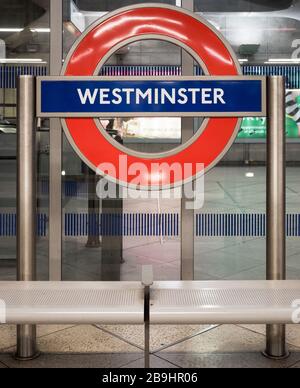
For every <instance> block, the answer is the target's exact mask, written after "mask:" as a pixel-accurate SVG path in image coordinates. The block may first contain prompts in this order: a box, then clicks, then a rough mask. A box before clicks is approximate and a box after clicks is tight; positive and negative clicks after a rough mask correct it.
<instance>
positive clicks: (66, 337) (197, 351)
mask: <svg viewBox="0 0 300 388" xmlns="http://www.w3.org/2000/svg"><path fill="white" fill-rule="evenodd" d="M151 331H152V336H151V352H152V356H151V361H150V364H151V368H231V367H238V368H299V367H300V346H299V345H300V340H299V338H300V326H288V327H287V332H288V343H289V349H290V351H291V355H290V357H289V358H287V359H285V360H281V361H274V360H269V359H267V358H265V357H264V356H263V355H262V354H261V351H262V350H264V346H265V336H264V334H263V332H264V330H263V327H261V326H243V327H242V326H236V325H224V326H207V327H203V326H180V327H178V326H164V327H163V326H156V327H155V326H154V327H152V328H151ZM14 332H15V329H14V327H12V326H9V327H5V326H1V327H0V368H4V367H7V368H45V367H46V368H65V367H71V368H84V367H88V368H113V367H114V368H143V365H144V364H143V351H142V347H143V328H142V327H141V326H136V327H135V326H123V327H122V326H100V327H95V326H90V325H86V326H68V327H66V326H64V327H60V326H53V327H51V326H48V327H43V328H39V330H38V347H39V349H40V351H41V355H40V356H39V357H38V358H36V359H35V360H32V361H25V362H20V361H16V360H15V359H14V358H13V352H14V350H15V346H14V343H15V338H14Z"/></svg>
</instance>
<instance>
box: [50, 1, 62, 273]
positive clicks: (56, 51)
mask: <svg viewBox="0 0 300 388" xmlns="http://www.w3.org/2000/svg"><path fill="white" fill-rule="evenodd" d="M62 18H63V1H62V0H51V1H50V29H51V34H50V75H59V74H60V70H61V66H62V50H63V48H62V39H63V20H62ZM61 158H62V130H61V125H60V120H59V119H56V118H53V119H50V171H49V183H50V184H49V278H50V280H56V281H58V280H61V278H62V243H61V239H62V203H61V201H62V199H61V171H62V160H61Z"/></svg>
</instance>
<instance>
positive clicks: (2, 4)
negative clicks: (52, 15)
mask: <svg viewBox="0 0 300 388" xmlns="http://www.w3.org/2000/svg"><path fill="white" fill-rule="evenodd" d="M44 13H45V10H44V9H43V8H42V7H40V6H39V5H37V4H36V2H34V1H32V0H0V28H1V27H2V28H3V27H5V28H23V27H26V26H27V25H28V24H30V23H31V22H32V21H34V20H36V19H38V18H39V17H41V16H42V15H43V14H44Z"/></svg>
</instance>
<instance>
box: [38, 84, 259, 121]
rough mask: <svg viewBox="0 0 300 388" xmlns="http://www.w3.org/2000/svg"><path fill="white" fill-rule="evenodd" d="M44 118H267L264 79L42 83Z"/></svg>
mask: <svg viewBox="0 0 300 388" xmlns="http://www.w3.org/2000/svg"><path fill="white" fill-rule="evenodd" d="M38 90H39V91H40V93H39V95H38V115H39V116H40V117H51V116H52V117H107V116H108V117H111V116H112V115H115V116H119V117H138V116H143V117H146V116H153V115H167V116H169V117H172V116H178V117H182V116H198V117H207V116H209V117H217V116H219V117H224V116H233V117H237V116H242V117H244V116H247V115H255V116H265V114H266V112H265V104H264V101H265V78H264V77H262V78H258V77H228V78H226V77H194V78H193V77H177V78H169V77H168V78H167V79H166V78H165V77H164V78H163V77H161V78H157V77H156V79H155V80H153V79H148V78H147V79H145V78H141V77H136V78H133V77H124V78H123V77H122V78H119V79H115V78H114V79H113V80H112V79H111V78H103V77H92V78H89V77H87V78H78V77H75V78H73V77H57V78H51V79H50V78H49V77H46V78H39V79H38Z"/></svg>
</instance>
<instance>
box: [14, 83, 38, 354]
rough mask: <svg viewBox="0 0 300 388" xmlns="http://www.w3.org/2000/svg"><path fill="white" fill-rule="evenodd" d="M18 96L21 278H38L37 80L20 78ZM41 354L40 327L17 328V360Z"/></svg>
mask: <svg viewBox="0 0 300 388" xmlns="http://www.w3.org/2000/svg"><path fill="white" fill-rule="evenodd" d="M17 93H18V95H17V109H18V113H17V120H18V134H17V139H18V140H17V142H18V143H17V144H18V145H17V148H18V151H17V152H18V164H17V166H18V167H17V174H18V177H17V278H18V280H21V281H32V280H35V279H36V216H37V210H36V209H37V195H36V125H35V124H36V123H35V78H34V77H33V76H28V75H24V76H21V77H19V78H18V92H17ZM37 355H38V353H37V349H36V327H35V326H34V325H18V326H17V352H16V358H17V359H20V360H30V359H32V358H35V357H36V356H37Z"/></svg>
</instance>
